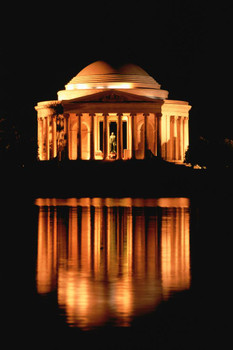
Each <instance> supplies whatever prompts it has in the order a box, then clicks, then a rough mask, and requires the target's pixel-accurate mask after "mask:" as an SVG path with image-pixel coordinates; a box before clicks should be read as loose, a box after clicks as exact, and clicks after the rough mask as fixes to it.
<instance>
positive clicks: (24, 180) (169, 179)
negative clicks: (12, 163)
mask: <svg viewBox="0 0 233 350" xmlns="http://www.w3.org/2000/svg"><path fill="white" fill-rule="evenodd" d="M232 178H233V169H232V168H231V169H219V168H218V167H217V165H216V168H213V169H211V170H201V169H198V170H197V169H192V168H189V167H187V166H185V165H174V164H171V163H168V162H165V161H163V160H160V159H152V160H147V161H140V160H137V161H126V162H124V161H114V162H102V161H93V162H92V161H64V162H61V163H56V162H46V161H44V162H38V163H35V164H34V165H31V166H25V167H17V168H12V167H9V166H8V167H7V166H3V167H2V179H3V181H2V183H3V185H4V184H5V185H6V186H7V187H8V188H9V190H10V192H11V193H12V194H14V193H18V192H19V193H24V194H26V193H27V194H31V195H32V196H33V197H56V198H57V197H83V196H91V197H96V196H105V197H106V196H113V197H118V196H119V197H122V196H123V197H126V196H131V197H137V196H138V197H141V196H145V197H153V196H156V197H157V196H163V197H164V196H168V197H170V196H192V195H196V194H203V193H211V194H213V193H216V194H219V193H220V194H223V193H224V194H226V195H228V194H232V193H233V186H232Z"/></svg>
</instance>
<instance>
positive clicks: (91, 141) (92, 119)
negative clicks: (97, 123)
mask: <svg viewBox="0 0 233 350" xmlns="http://www.w3.org/2000/svg"><path fill="white" fill-rule="evenodd" d="M89 117H90V118H91V119H90V160H93V159H95V140H94V137H95V133H94V117H95V113H92V114H89Z"/></svg>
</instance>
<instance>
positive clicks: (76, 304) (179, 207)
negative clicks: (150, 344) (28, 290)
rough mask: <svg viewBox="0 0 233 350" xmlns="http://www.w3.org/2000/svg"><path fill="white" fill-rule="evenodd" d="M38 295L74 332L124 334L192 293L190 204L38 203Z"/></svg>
mask: <svg viewBox="0 0 233 350" xmlns="http://www.w3.org/2000/svg"><path fill="white" fill-rule="evenodd" d="M36 204H37V205H38V206H39V213H38V215H39V220H38V254H37V274H36V281H37V291H38V293H39V294H41V295H45V294H49V293H52V292H54V291H55V292H56V294H57V303H58V306H59V308H60V312H61V314H63V315H65V318H66V322H67V324H68V325H70V326H72V327H79V328H82V329H91V328H94V327H101V326H104V325H106V324H111V325H116V326H125V327H128V326H130V324H131V321H132V320H134V319H135V318H136V317H137V316H139V315H142V314H145V313H148V312H151V311H152V310H154V309H155V308H156V306H157V305H158V304H159V303H160V302H161V300H164V299H168V298H169V296H170V295H171V294H172V293H173V292H176V291H182V290H187V289H189V287H190V279H191V276H190V227H189V222H190V213H189V200H188V199H185V198H179V199H165V198H164V199H160V200H149V199H147V200H140V199H130V198H128V199H127V198H126V199H98V198H94V199H88V198H85V199H81V200H76V199H70V200H55V199H54V200H43V199H38V200H37V201H36Z"/></svg>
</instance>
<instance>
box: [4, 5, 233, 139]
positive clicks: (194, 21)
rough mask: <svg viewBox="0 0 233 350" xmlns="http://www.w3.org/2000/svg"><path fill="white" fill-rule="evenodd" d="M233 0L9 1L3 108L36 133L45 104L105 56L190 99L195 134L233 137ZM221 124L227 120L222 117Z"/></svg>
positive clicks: (173, 95)
mask: <svg viewBox="0 0 233 350" xmlns="http://www.w3.org/2000/svg"><path fill="white" fill-rule="evenodd" d="M230 5H231V2H224V1H222V2H221V3H216V2H209V1H204V0H203V1H201V2H199V1H171V0H170V1H169V0H164V1H156V0H154V1H140V2H139V1H134V2H130V1H126V0H125V1H115V2H112V1H102V2H101V1H95V2H93V1H86V2H74V1H72V2H69V1H64V2H63V3H61V2H55V3H53V4H52V3H51V2H49V1H47V2H45V3H43V2H41V1H40V2H33V3H31V4H30V5H28V2H26V4H25V5H23V4H16V5H15V4H14V6H13V5H4V8H3V9H2V10H1V21H0V30H1V31H0V33H1V34H0V35H1V47H0V102H1V104H0V105H1V107H0V112H1V114H4V116H7V117H9V118H13V119H14V120H15V121H16V123H18V124H20V127H21V128H22V129H24V130H25V131H27V132H29V133H31V132H33V131H34V130H35V125H36V113H35V111H34V105H35V104H36V103H37V102H38V101H42V100H51V99H56V98H57V95H56V94H57V91H58V90H62V89H64V85H65V84H67V82H68V81H69V80H70V79H71V78H72V77H73V76H75V75H76V74H77V73H78V72H79V71H80V70H81V69H82V68H84V67H85V66H86V65H88V64H90V63H92V62H94V61H96V60H99V59H103V60H108V61H114V62H117V61H123V62H133V63H136V64H139V65H140V66H141V67H142V68H144V69H145V70H146V71H147V72H148V73H149V74H150V75H152V76H153V77H154V78H155V79H156V80H157V81H158V82H159V83H160V84H161V87H162V88H163V89H165V90H168V91H169V98H171V99H181V100H187V101H189V102H190V104H191V105H192V106H193V108H192V110H191V113H190V125H191V131H192V134H194V135H196V134H198V135H204V136H208V135H217V134H219V135H220V136H224V137H231V138H233V131H232V128H231V118H232V117H231V115H230V107H231V91H230V89H231V86H230V83H231V80H230V79H231V74H232V68H231V67H232V49H231V46H232V44H231V42H232V39H231V36H232V28H231V27H232V24H231V16H232V10H231V8H232V7H231V6H230ZM219 121H220V122H219Z"/></svg>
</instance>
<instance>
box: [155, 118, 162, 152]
mask: <svg viewBox="0 0 233 350" xmlns="http://www.w3.org/2000/svg"><path fill="white" fill-rule="evenodd" d="M156 118H157V157H161V133H162V130H161V118H162V114H161V113H156Z"/></svg>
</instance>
